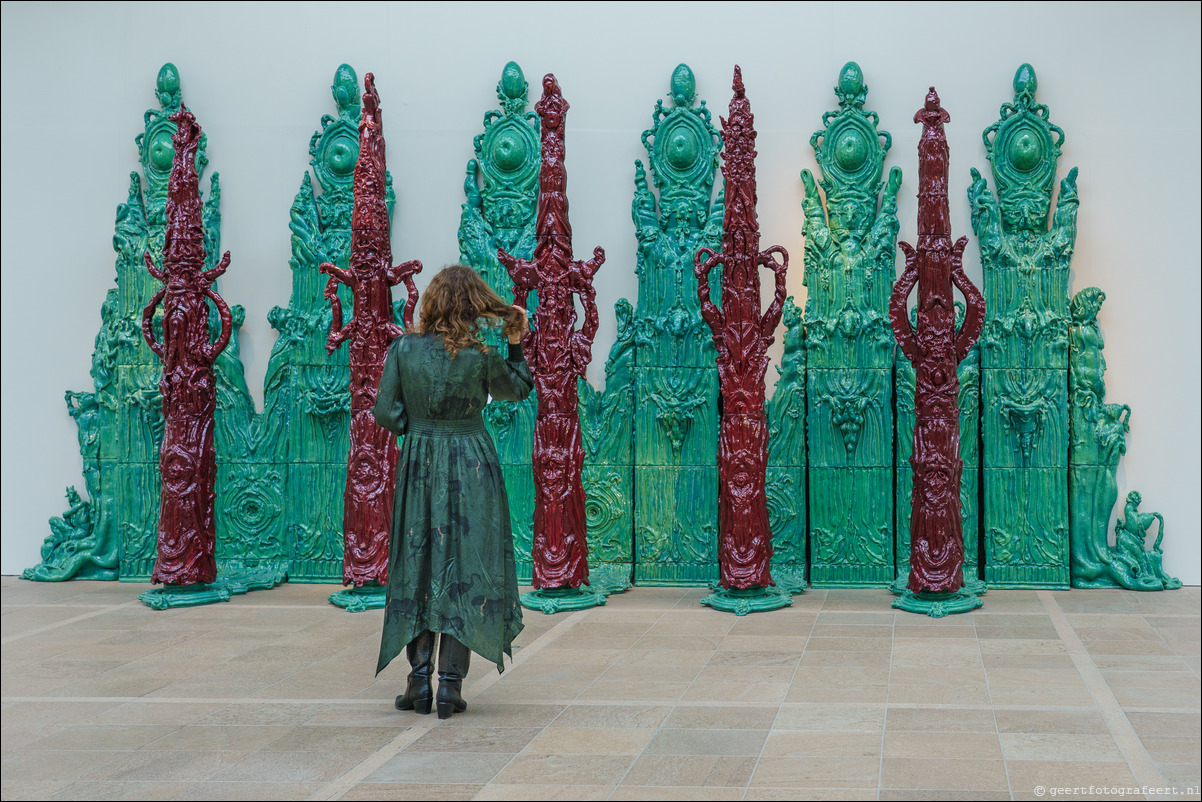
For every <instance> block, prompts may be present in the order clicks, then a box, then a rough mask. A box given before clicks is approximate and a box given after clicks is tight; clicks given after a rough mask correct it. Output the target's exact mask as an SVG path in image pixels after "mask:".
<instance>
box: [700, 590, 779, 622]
mask: <svg viewBox="0 0 1202 802" xmlns="http://www.w3.org/2000/svg"><path fill="white" fill-rule="evenodd" d="M701 603H702V604H704V605H705V606H706V607H713V608H714V609H715V610H721V611H722V612H724V613H734V614H735V615H747V614H748V613H763V612H767V611H768V610H779V609H780V608H782V607H788V606H789V605H790V604H792V603H793V597H792V596H790V595H789V593H788V591H786V590H784V589H782V588H776V587H773V588H762V587H760V586H759V585H753V586H752V587H749V588H717V589H716V590H715V591H714V592H713V593H711V594H710V595H708V596H706V597H705V598H704V599H702V600H701Z"/></svg>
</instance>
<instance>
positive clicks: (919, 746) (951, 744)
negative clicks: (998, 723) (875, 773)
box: [884, 729, 1002, 788]
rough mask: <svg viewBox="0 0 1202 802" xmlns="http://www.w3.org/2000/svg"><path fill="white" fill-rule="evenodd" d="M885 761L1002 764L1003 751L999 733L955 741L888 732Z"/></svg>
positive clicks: (941, 735)
mask: <svg viewBox="0 0 1202 802" xmlns="http://www.w3.org/2000/svg"><path fill="white" fill-rule="evenodd" d="M884 757H886V758H914V759H926V758H938V759H962V758H972V759H974V760H1001V759H1002V749H1001V747H1000V746H999V744H998V736H997V734H996V733H987V732H958V733H956V734H955V736H954V737H948V734H947V733H946V732H895V731H893V730H890V729H886V731H885V750H884ZM941 787H947V788H951V787H954V786H941Z"/></svg>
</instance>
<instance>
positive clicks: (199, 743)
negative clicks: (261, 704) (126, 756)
mask: <svg viewBox="0 0 1202 802" xmlns="http://www.w3.org/2000/svg"><path fill="white" fill-rule="evenodd" d="M288 729H289V728H288V727H256V726H202V725H199V724H191V725H188V726H186V727H180V728H177V729H176V730H174V731H173V732H171V734H169V735H166V736H164V737H162V738H159V739H158V740H157V741H155V742H154V743H152V744H150V745H148V746H147V747H146V748H147V749H152V750H161V749H169V750H175V751H178V750H187V751H194V752H223V751H224V752H250V751H253V750H255V749H261V748H262V747H264V746H266V745H267V744H269V743H271V742H272V741H274V740H276V739H277V738H279V737H281V736H283V735H284V734H286V733H287V732H288Z"/></svg>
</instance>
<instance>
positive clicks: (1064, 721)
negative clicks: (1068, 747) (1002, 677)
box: [994, 709, 1110, 735]
mask: <svg viewBox="0 0 1202 802" xmlns="http://www.w3.org/2000/svg"><path fill="white" fill-rule="evenodd" d="M994 716H995V718H996V719H997V729H998V732H999V733H1002V734H1005V733H1064V734H1076V733H1079V734H1082V735H1102V734H1106V733H1109V732H1110V728H1109V727H1107V726H1106V721H1105V719H1103V718H1102V714H1101V713H1099V712H1098V711H1097V710H1039V709H1036V710H997V711H994Z"/></svg>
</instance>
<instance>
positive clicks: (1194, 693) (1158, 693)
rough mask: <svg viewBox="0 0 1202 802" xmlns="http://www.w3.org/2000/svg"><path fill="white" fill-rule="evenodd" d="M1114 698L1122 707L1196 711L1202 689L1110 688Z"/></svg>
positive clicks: (1196, 687)
mask: <svg viewBox="0 0 1202 802" xmlns="http://www.w3.org/2000/svg"><path fill="white" fill-rule="evenodd" d="M1110 690H1111V692H1113V693H1114V698H1115V699H1117V700H1118V702H1119V704H1121V705H1123V706H1124V707H1170V708H1178V709H1185V710H1190V709H1192V710H1197V709H1198V707H1199V705H1200V704H1202V689H1200V688H1199V686H1198V685H1194V687H1193V688H1147V687H1139V686H1133V687H1124V686H1121V685H1120V686H1118V687H1115V686H1114V685H1111V686H1110Z"/></svg>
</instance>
